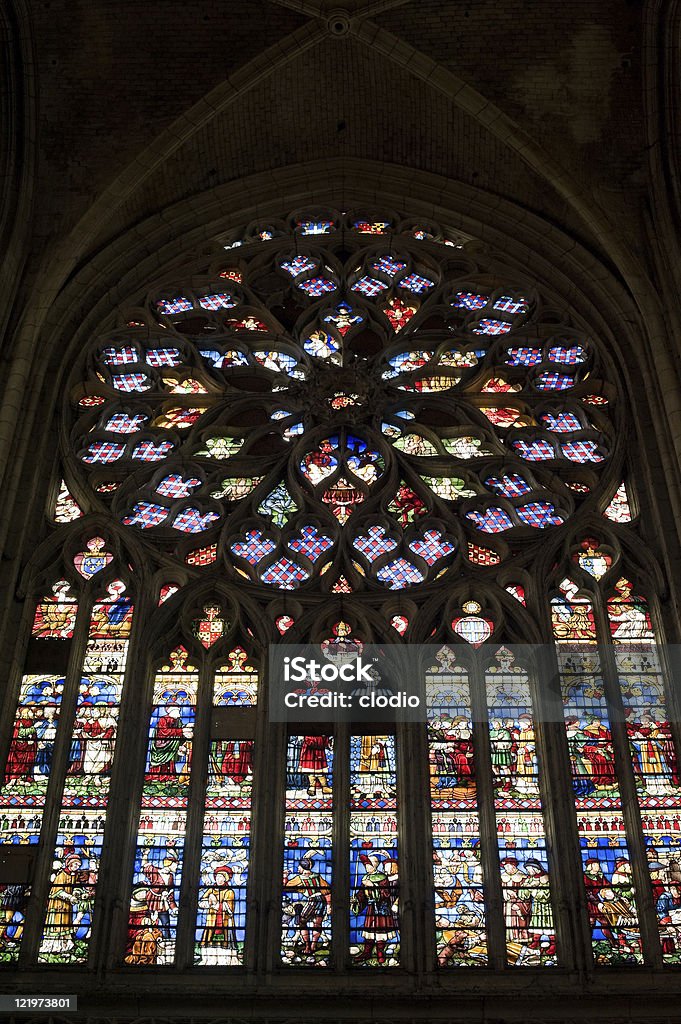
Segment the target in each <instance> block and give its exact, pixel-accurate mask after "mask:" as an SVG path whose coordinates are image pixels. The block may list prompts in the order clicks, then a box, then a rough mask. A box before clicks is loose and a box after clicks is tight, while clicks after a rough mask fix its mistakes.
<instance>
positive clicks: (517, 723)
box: [486, 647, 557, 966]
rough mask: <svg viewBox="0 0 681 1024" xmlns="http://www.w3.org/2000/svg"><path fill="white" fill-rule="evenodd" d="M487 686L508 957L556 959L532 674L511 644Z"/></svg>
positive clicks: (525, 962)
mask: <svg viewBox="0 0 681 1024" xmlns="http://www.w3.org/2000/svg"><path fill="white" fill-rule="evenodd" d="M486 687H487V704H488V709H489V740H490V749H491V754H492V773H493V782H494V808H495V813H496V822H497V834H498V847H499V865H500V869H501V889H502V894H503V900H504V922H505V927H506V952H507V958H508V963H509V964H510V965H511V966H531V965H533V964H546V965H548V964H555V963H556V962H557V954H556V935H555V928H554V923H553V909H552V905H551V888H550V884H549V865H548V858H547V847H546V832H545V827H544V814H543V810H542V803H541V796H540V792H539V765H538V761H537V752H536V741H535V729H534V711H533V706H532V697H531V695H530V688H529V679H528V677H527V673H526V672H525V671H524V670H523V669H522V668H521V667H520V666H519V665H516V664H515V659H514V656H513V654H512V653H511V652H510V651H509V650H508V649H507V648H504V647H502V648H500V649H499V651H497V654H496V658H495V662H494V663H493V664H492V665H491V666H490V668H489V669H488V671H487V673H486Z"/></svg>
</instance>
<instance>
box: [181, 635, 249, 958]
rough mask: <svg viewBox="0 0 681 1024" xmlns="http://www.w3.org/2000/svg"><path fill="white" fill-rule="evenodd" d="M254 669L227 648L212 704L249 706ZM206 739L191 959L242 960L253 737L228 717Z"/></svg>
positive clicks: (240, 653)
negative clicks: (215, 733) (242, 732)
mask: <svg viewBox="0 0 681 1024" xmlns="http://www.w3.org/2000/svg"><path fill="white" fill-rule="evenodd" d="M257 691H258V674H257V671H256V670H255V668H254V667H253V666H252V665H250V664H249V661H248V655H247V653H246V651H245V650H243V648H235V649H234V650H233V651H231V652H230V654H229V657H228V662H227V664H226V665H224V666H222V667H221V668H219V669H218V670H217V671H216V674H215V681H214V685H213V709H214V711H217V710H218V709H223V708H234V707H238V708H244V707H254V706H255V705H256V703H257ZM222 721H224V725H223V726H222V728H221V729H220V732H221V733H222V732H224V733H225V734H226V735H224V736H222V735H221V736H220V737H215V738H213V739H212V740H211V743H210V751H209V764H208V784H207V787H206V795H205V804H204V818H203V830H202V831H203V834H202V840H201V867H200V885H199V895H198V914H197V919H196V931H195V953H194V962H195V963H196V964H210V965H213V964H221V965H225V966H234V965H238V964H241V963H243V960H244V942H245V936H246V925H247V921H246V916H247V915H246V911H247V902H246V886H247V881H248V869H249V857H250V832H251V793H252V777H253V752H254V743H253V740H252V739H244V738H240V737H239V736H238V733H236V734H234V735H228V734H229V733H230V731H231V732H232V733H234V730H235V727H236V724H234V725H233V727H232V729H231V730H230V727H229V716H228V715H227V716H226V717H225V718H224V720H222Z"/></svg>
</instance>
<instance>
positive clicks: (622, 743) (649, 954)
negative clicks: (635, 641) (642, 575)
mask: <svg viewBox="0 0 681 1024" xmlns="http://www.w3.org/2000/svg"><path fill="white" fill-rule="evenodd" d="M594 612H595V614H596V623H597V627H598V635H599V637H601V638H603V637H606V638H608V639H609V635H610V630H609V628H608V619H607V615H606V612H605V607H604V602H603V596H602V594H601V592H600V591H596V592H595V594H594ZM601 650H602V655H603V662H602V664H603V682H604V685H605V695H606V699H607V701H608V704H609V706H610V730H611V735H612V746H613V754H614V758H615V774H616V776H617V782H618V785H619V788H620V794H621V798H622V817H623V819H624V823H625V826H626V830H627V838H628V842H629V850H630V854H631V868H632V874H633V878H634V885H635V887H636V902H637V905H638V908H639V925H640V929H641V939H642V942H643V957H644V960H645V962H646V963H647V964H649V965H650V966H654V967H660V966H662V950H661V946H660V936H659V931H658V927H657V917H656V914H655V902H654V898H653V890H652V885H651V883H650V875H649V873H648V870H647V865H648V857H647V853H646V847H645V840H644V838H643V826H642V824H641V811H640V807H639V803H638V795H637V792H636V781H635V779H634V769H633V765H632V763H631V752H630V749H629V739H628V736H627V727H626V719H625V713H624V703H623V701H622V692H621V689H620V685H619V677H618V673H617V668H616V665H615V654H614V650H613V647H612V644H611V643H603V644H602V647H601Z"/></svg>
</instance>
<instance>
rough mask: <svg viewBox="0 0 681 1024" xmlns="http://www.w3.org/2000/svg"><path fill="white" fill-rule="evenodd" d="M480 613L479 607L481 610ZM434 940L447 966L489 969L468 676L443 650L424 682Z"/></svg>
mask: <svg viewBox="0 0 681 1024" xmlns="http://www.w3.org/2000/svg"><path fill="white" fill-rule="evenodd" d="M478 607H479V606H478ZM425 692H426V707H427V712H426V713H427V723H428V724H427V734H428V763H429V775H430V805H431V816H432V826H431V827H432V843H433V875H434V883H435V934H436V943H437V962H438V965H439V966H440V967H459V966H463V967H475V966H484V965H485V964H486V963H487V937H486V933H485V896H484V891H483V877H482V865H481V862H480V824H479V820H478V806H477V797H476V771H475V760H474V755H473V721H472V713H471V698H470V691H469V686H468V675H467V673H466V671H465V669H463V668H462V667H461V666H460V665H458V664H457V661H456V657H455V653H454V651H453V649H452V648H450V647H442V648H440V650H439V651H438V652H437V654H436V658H435V664H433V665H432V666H430V668H429V669H428V670H427V672H426V679H425Z"/></svg>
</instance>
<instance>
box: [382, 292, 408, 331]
mask: <svg viewBox="0 0 681 1024" xmlns="http://www.w3.org/2000/svg"><path fill="white" fill-rule="evenodd" d="M415 312H416V306H411V305H409V304H408V303H406V302H402V300H401V299H398V298H392V299H390V300H389V302H388V303H387V304H386V305H385V307H384V309H383V313H384V315H385V316H386V318H387V319H388V321H389V322H390V326H391V327H392V329H393V331H394V332H395V334H397V333H398V332H399V331H401V330H402V329H403V328H404V327H406V326H407V324H408V323H409V321H410V320H411V318H412V317H413V315H414V313H415Z"/></svg>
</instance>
